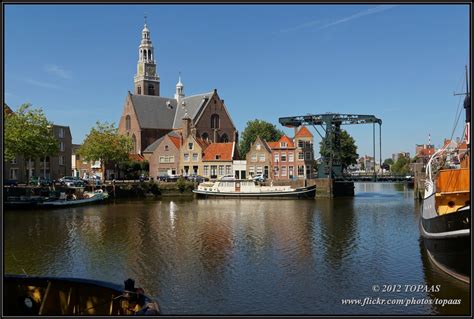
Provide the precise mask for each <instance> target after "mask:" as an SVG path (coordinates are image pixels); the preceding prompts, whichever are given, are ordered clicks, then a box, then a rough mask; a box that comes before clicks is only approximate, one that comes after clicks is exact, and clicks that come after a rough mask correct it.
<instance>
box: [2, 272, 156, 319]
mask: <svg viewBox="0 0 474 319" xmlns="http://www.w3.org/2000/svg"><path fill="white" fill-rule="evenodd" d="M124 284H125V286H124V287H121V286H119V285H116V284H112V283H108V282H104V281H98V280H88V279H79V278H57V277H30V276H24V275H4V277H3V292H4V294H3V295H4V297H3V314H4V315H6V316H38V315H40V316H41V315H63V316H64V315H74V316H78V315H96V316H100V315H102V316H116V315H158V314H159V312H160V309H159V306H158V303H156V302H155V301H153V300H152V299H150V298H149V297H147V296H146V295H145V294H144V291H143V289H141V288H135V282H134V281H133V280H131V279H128V280H126V281H125V282H124Z"/></svg>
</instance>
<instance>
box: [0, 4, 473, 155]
mask: <svg viewBox="0 0 474 319" xmlns="http://www.w3.org/2000/svg"><path fill="white" fill-rule="evenodd" d="M145 14H146V16H147V24H148V27H149V29H150V33H151V40H152V41H153V45H154V47H155V60H156V63H157V70H158V74H159V76H160V80H161V84H160V86H161V92H160V93H161V95H162V96H168V97H173V96H174V93H175V85H176V83H177V80H178V74H179V72H181V77H182V82H183V84H184V92H185V94H186V95H188V96H189V95H194V94H199V93H204V92H210V91H212V90H213V89H217V91H218V94H219V96H220V97H221V98H222V99H224V100H225V104H226V106H227V108H228V110H229V112H230V114H231V117H232V119H233V122H234V124H235V125H236V127H237V130H238V131H239V132H240V133H241V132H242V131H243V130H244V128H245V126H246V123H247V121H250V120H253V119H261V120H265V121H268V122H271V123H273V124H275V125H276V126H277V127H278V128H280V129H282V130H283V131H284V132H285V133H287V134H288V135H289V136H292V135H293V133H294V132H293V130H292V129H288V128H285V127H282V126H281V125H280V124H279V123H278V118H279V117H285V116H298V115H306V114H321V113H327V112H333V113H343V114H370V115H375V116H376V117H378V118H380V119H382V129H381V131H382V157H383V158H382V160H383V159H385V158H388V157H391V155H392V153H398V152H402V151H403V152H410V153H411V155H412V156H413V155H414V152H415V145H416V144H426V143H428V141H429V135H430V136H431V142H432V144H435V146H437V147H438V146H440V145H441V144H442V142H443V139H444V138H449V137H451V135H452V134H453V133H452V132H453V128H455V129H454V137H456V136H462V132H463V129H464V110H463V109H462V113H461V117H460V119H459V122H458V124H457V126H456V127H455V123H456V118H457V114H459V111H460V108H462V105H461V104H460V103H461V102H462V101H461V100H462V97H460V96H454V95H453V93H454V92H461V93H462V92H465V80H464V77H465V76H464V67H465V65H466V64H467V63H468V61H469V14H470V11H469V6H468V5H460V4H457V5H403V4H401V5H346V4H344V5H342V4H339V5H318V4H313V5H288V4H287V5H188V4H186V5H184V4H181V5H157V4H146V5H130V4H127V5H31V4H28V5H18V4H17V5H13V4H12V5H10V4H6V5H4V27H5V28H4V32H5V34H4V48H5V49H4V50H5V51H4V79H5V85H4V101H5V102H6V103H7V104H8V105H9V106H10V107H11V108H12V109H13V110H16V109H17V108H18V107H19V106H20V105H21V104H23V103H31V104H32V105H33V107H35V108H42V109H43V111H44V112H45V114H46V116H47V117H48V119H49V120H51V121H52V122H54V123H55V124H58V125H67V126H69V127H70V129H71V133H72V137H73V143H77V144H80V143H82V141H83V140H84V138H85V136H86V134H87V133H88V132H89V131H90V129H91V128H92V127H93V126H94V125H95V123H96V122H97V121H101V122H105V121H107V122H109V123H111V122H113V123H115V124H116V125H118V122H119V119H120V116H121V114H122V110H123V105H124V101H125V98H126V95H127V91H132V92H133V77H134V75H135V72H136V65H137V61H138V45H139V43H140V39H141V30H142V28H143V24H144V15H145ZM343 128H344V129H346V130H347V131H348V133H349V134H350V135H352V136H353V137H354V139H355V141H356V144H357V146H358V153H359V155H360V156H363V155H366V154H367V155H372V154H373V141H372V131H373V127H372V124H368V125H348V126H344V127H343ZM310 129H311V131H312V133H313V134H314V136H315V144H319V141H320V137H319V135H318V134H317V133H316V131H315V130H314V129H313V128H310ZM319 131H321V129H319ZM376 145H377V149H376V158H377V160H378V159H379V148H378V145H379V142H378V127H377V141H376ZM317 151H318V150H317Z"/></svg>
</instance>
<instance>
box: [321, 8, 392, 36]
mask: <svg viewBox="0 0 474 319" xmlns="http://www.w3.org/2000/svg"><path fill="white" fill-rule="evenodd" d="M394 7H396V5H380V6H376V7H373V8H370V9H367V10H364V11H361V12H358V13H356V14H353V15H351V16H348V17H345V18H342V19H339V20H336V21H333V22H330V23H327V24H325V25H323V26H322V27H320V28H319V29H318V30H322V29H326V28H329V27H333V26H335V25H338V24H341V23H344V22H348V21H351V20H354V19H358V18H360V17H363V16H367V15H371V14H375V13H379V12H383V11H386V10H389V9H392V8H394Z"/></svg>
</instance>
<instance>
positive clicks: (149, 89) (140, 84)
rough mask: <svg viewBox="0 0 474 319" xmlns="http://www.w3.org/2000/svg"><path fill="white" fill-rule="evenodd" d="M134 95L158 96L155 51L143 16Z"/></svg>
mask: <svg viewBox="0 0 474 319" xmlns="http://www.w3.org/2000/svg"><path fill="white" fill-rule="evenodd" d="M134 82H135V94H143V95H157V96H159V95H160V76H159V75H158V72H157V70H156V62H155V49H154V48H153V43H152V42H151V37H150V30H149V29H148V25H147V16H146V14H145V16H144V25H143V29H142V38H141V41H140V45H139V47H138V64H137V73H136V75H135V79H134Z"/></svg>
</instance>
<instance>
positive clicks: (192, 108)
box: [173, 92, 213, 128]
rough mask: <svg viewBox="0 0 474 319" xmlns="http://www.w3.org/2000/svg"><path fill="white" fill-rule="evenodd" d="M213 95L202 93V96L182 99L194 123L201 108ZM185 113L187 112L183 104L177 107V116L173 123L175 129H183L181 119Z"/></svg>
mask: <svg viewBox="0 0 474 319" xmlns="http://www.w3.org/2000/svg"><path fill="white" fill-rule="evenodd" d="M212 94H213V92H209V93H202V94H197V95H192V96H187V97H184V98H183V99H182V102H184V103H185V104H186V105H185V107H186V110H187V111H188V115H189V117H191V119H192V120H193V121H194V120H195V119H196V116H197V115H198V112H199V110H200V109H201V106H203V105H205V104H206V103H207V101H209V99H210V98H211V96H212ZM173 100H174V99H173ZM174 101H176V100H174ZM175 103H176V102H175ZM184 113H185V111H184V109H183V106H182V104H181V105H179V106H178V107H177V110H176V115H175V117H174V122H173V128H179V127H181V119H182V118H183V117H184Z"/></svg>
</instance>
